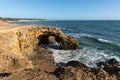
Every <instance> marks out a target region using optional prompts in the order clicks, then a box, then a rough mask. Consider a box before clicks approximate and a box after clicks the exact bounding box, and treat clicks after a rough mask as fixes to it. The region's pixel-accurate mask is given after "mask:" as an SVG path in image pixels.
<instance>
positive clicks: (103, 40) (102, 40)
mask: <svg viewBox="0 0 120 80" xmlns="http://www.w3.org/2000/svg"><path fill="white" fill-rule="evenodd" d="M97 40H98V41H99V42H101V43H112V41H109V40H105V39H101V38H99V39H97Z"/></svg>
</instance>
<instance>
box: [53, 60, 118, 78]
mask: <svg viewBox="0 0 120 80" xmlns="http://www.w3.org/2000/svg"><path fill="white" fill-rule="evenodd" d="M109 62H111V60H109ZM106 65H109V67H108V66H105V68H104V69H102V68H91V67H88V66H86V65H84V64H82V63H79V62H78V61H70V62H68V63H67V64H66V66H65V67H59V68H57V69H56V70H55V72H54V74H55V75H56V77H58V79H59V80H120V74H119V73H120V67H119V66H120V65H119V64H116V66H115V65H114V67H113V65H111V64H106ZM111 71H112V72H111Z"/></svg>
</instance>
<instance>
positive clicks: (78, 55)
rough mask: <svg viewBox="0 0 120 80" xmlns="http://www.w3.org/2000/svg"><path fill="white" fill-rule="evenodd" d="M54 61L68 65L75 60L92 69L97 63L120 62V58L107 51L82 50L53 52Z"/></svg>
mask: <svg viewBox="0 0 120 80" xmlns="http://www.w3.org/2000/svg"><path fill="white" fill-rule="evenodd" d="M53 52H54V54H53V57H54V60H55V62H56V63H61V62H62V63H67V62H68V61H71V60H75V61H79V62H81V63H84V64H86V65H87V66H90V67H96V63H98V62H100V61H106V60H108V59H111V58H115V59H116V60H118V61H120V58H119V57H118V56H116V55H113V53H109V54H107V53H106V52H105V51H100V50H97V49H92V48H82V49H80V50H53Z"/></svg>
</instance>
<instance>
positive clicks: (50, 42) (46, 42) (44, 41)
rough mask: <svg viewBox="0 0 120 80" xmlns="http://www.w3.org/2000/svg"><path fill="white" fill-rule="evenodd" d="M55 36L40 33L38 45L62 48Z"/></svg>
mask: <svg viewBox="0 0 120 80" xmlns="http://www.w3.org/2000/svg"><path fill="white" fill-rule="evenodd" d="M55 38H56V37H55V36H50V35H49V36H48V35H40V36H39V37H38V39H39V43H38V45H39V46H41V47H45V48H52V49H60V44H59V43H58V42H57V41H56V39H55Z"/></svg>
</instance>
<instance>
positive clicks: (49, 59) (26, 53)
mask: <svg viewBox="0 0 120 80" xmlns="http://www.w3.org/2000/svg"><path fill="white" fill-rule="evenodd" d="M50 34H52V35H53V34H54V35H55V36H57V37H59V38H58V39H57V41H58V42H59V43H64V44H62V45H61V47H63V48H64V49H66V50H67V49H70V50H71V49H74V47H76V46H79V45H78V44H77V41H76V39H74V38H73V37H71V36H70V37H68V36H67V37H68V38H67V37H65V36H66V35H64V34H63V33H62V32H61V31H60V29H58V28H56V27H51V26H48V27H46V26H33V25H17V24H8V23H4V22H0V39H1V40H0V44H1V46H0V53H1V54H0V60H1V62H2V63H1V65H2V67H1V66H0V72H1V75H3V76H2V77H0V80H16V79H18V77H19V78H20V80H21V79H25V80H26V79H30V80H39V79H42V80H48V79H49V80H80V79H86V80H90V79H91V80H97V79H99V80H119V79H120V76H119V75H120V63H119V62H118V61H117V60H115V59H110V60H109V61H108V63H105V62H99V63H98V66H99V68H92V67H88V66H86V65H84V64H82V63H79V62H78V61H70V62H68V63H67V64H65V66H60V67H58V66H57V64H56V63H55V62H54V59H53V56H52V55H53V52H51V50H50V49H48V48H45V47H41V46H39V44H40V43H48V42H49V40H48V41H46V40H47V39H48V38H47V37H46V36H44V35H50ZM40 36H42V37H43V38H41V37H40ZM64 38H65V39H64ZM61 40H62V41H61ZM69 40H71V41H69ZM72 42H73V43H74V44H72V46H68V45H69V43H72ZM66 43H67V45H66ZM75 44H76V45H75ZM76 48H77V47H76ZM6 63H7V64H8V65H6ZM3 66H4V67H3ZM6 67H7V68H6ZM5 73H6V74H7V76H4V74H5ZM28 73H29V74H28ZM18 80H19V79H18Z"/></svg>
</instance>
